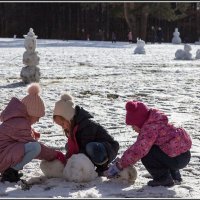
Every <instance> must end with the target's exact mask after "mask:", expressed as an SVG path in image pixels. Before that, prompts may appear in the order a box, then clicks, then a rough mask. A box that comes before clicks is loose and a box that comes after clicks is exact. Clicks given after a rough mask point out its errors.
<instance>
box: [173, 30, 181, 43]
mask: <svg viewBox="0 0 200 200" xmlns="http://www.w3.org/2000/svg"><path fill="white" fill-rule="evenodd" d="M173 36H174V37H173V38H172V43H173V44H181V38H180V33H179V31H178V28H175V31H174V33H173Z"/></svg>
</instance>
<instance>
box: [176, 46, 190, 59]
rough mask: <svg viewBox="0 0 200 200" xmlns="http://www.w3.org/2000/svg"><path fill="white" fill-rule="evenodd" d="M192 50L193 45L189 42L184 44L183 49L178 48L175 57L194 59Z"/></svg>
mask: <svg viewBox="0 0 200 200" xmlns="http://www.w3.org/2000/svg"><path fill="white" fill-rule="evenodd" d="M191 50H192V48H191V46H190V45H189V44H185V45H184V50H183V49H178V50H177V51H176V52H175V57H176V59H177V60H192V54H191V53H190V51H191Z"/></svg>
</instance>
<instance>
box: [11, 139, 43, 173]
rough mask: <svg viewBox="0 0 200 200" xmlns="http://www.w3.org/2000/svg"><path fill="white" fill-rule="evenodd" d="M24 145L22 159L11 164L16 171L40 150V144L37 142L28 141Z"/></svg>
mask: <svg viewBox="0 0 200 200" xmlns="http://www.w3.org/2000/svg"><path fill="white" fill-rule="evenodd" d="M24 146H25V147H24V148H25V150H24V151H25V153H24V157H23V159H22V161H21V162H19V163H17V164H16V165H15V166H12V168H13V169H15V170H17V171H18V170H21V169H23V167H24V165H26V164H27V163H29V162H30V161H31V160H33V159H34V158H35V157H36V156H38V155H39V153H40V152H41V145H40V143H39V142H28V143H26V144H25V145H24Z"/></svg>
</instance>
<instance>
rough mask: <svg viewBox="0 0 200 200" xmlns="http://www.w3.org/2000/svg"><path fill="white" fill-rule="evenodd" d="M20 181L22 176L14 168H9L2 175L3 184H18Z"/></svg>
mask: <svg viewBox="0 0 200 200" xmlns="http://www.w3.org/2000/svg"><path fill="white" fill-rule="evenodd" d="M19 180H20V175H19V174H18V171H17V170H15V169H13V168H8V169H6V170H5V171H4V172H3V173H2V179H1V182H5V181H9V182H18V181H19Z"/></svg>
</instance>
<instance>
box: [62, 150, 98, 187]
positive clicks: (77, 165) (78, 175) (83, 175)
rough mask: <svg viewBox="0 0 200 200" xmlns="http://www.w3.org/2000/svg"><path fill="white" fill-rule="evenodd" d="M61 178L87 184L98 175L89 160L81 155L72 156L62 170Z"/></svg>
mask: <svg viewBox="0 0 200 200" xmlns="http://www.w3.org/2000/svg"><path fill="white" fill-rule="evenodd" d="M63 176H64V178H65V179H66V180H67V181H74V182H78V183H80V182H89V181H92V180H94V179H95V178H96V177H97V176H98V175H97V172H96V171H95V166H94V164H93V163H92V162H91V160H90V159H89V158H88V157H87V156H86V155H85V154H82V153H79V154H74V155H72V156H71V157H70V158H69V159H68V161H67V164H66V166H65V168H64V171H63Z"/></svg>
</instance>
